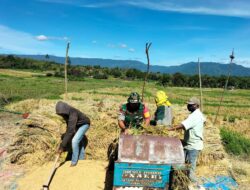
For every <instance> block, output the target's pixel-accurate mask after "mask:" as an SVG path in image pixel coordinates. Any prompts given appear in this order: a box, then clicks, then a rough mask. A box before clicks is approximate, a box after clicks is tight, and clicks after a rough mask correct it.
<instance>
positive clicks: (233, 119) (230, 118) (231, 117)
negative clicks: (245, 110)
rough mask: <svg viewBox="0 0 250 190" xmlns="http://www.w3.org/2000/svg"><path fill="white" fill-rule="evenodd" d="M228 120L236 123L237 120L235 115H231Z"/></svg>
mask: <svg viewBox="0 0 250 190" xmlns="http://www.w3.org/2000/svg"><path fill="white" fill-rule="evenodd" d="M228 121H229V122H230V123H234V122H235V116H232V115H231V116H229V118H228Z"/></svg>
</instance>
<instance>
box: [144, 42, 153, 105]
mask: <svg viewBox="0 0 250 190" xmlns="http://www.w3.org/2000/svg"><path fill="white" fill-rule="evenodd" d="M151 44H152V43H146V49H145V52H146V55H147V60H148V64H147V71H146V73H145V77H144V82H143V86H142V93H141V94H142V95H141V97H142V98H141V99H142V102H143V100H144V90H145V84H146V80H147V78H148V73H149V65H150V60H149V52H148V50H149V48H150V46H151Z"/></svg>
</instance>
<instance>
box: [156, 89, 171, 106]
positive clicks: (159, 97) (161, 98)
mask: <svg viewBox="0 0 250 190" xmlns="http://www.w3.org/2000/svg"><path fill="white" fill-rule="evenodd" d="M155 102H156V105H157V106H171V103H170V102H169V101H168V96H167V95H166V93H165V92H164V91H161V90H159V91H157V92H156V95H155Z"/></svg>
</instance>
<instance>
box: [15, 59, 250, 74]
mask: <svg viewBox="0 0 250 190" xmlns="http://www.w3.org/2000/svg"><path fill="white" fill-rule="evenodd" d="M15 56H17V57H21V58H31V59H35V60H47V61H54V62H56V63H60V64H64V62H65V57H58V56H52V55H49V56H48V57H47V59H46V58H45V55H15ZM70 61H71V65H100V66H101V67H109V68H114V67H119V68H134V69H138V70H141V71H146V69H147V65H146V64H144V63H143V62H140V61H136V60H113V59H100V58H80V57H70ZM200 65H201V74H207V75H211V76H219V75H227V74H228V71H229V64H222V63H215V62H201V63H200ZM230 69H231V75H233V76H250V68H247V67H243V66H242V65H237V64H235V63H232V65H231V68H230ZM150 72H160V73H168V74H173V73H177V72H179V73H183V74H188V75H194V74H197V73H198V64H197V62H189V63H184V64H182V65H178V66H159V65H150Z"/></svg>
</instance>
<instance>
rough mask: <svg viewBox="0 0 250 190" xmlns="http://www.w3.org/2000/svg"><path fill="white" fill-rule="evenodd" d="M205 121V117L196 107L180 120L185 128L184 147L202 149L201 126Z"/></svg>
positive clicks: (202, 126)
mask: <svg viewBox="0 0 250 190" xmlns="http://www.w3.org/2000/svg"><path fill="white" fill-rule="evenodd" d="M205 121H206V119H205V117H204V116H203V114H202V113H201V111H200V109H196V110H195V111H194V112H193V113H191V114H190V115H189V116H188V118H187V119H185V120H184V121H183V122H182V125H183V126H184V128H185V133H184V149H187V150H193V149H194V150H202V149H203V128H204V122H205Z"/></svg>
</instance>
